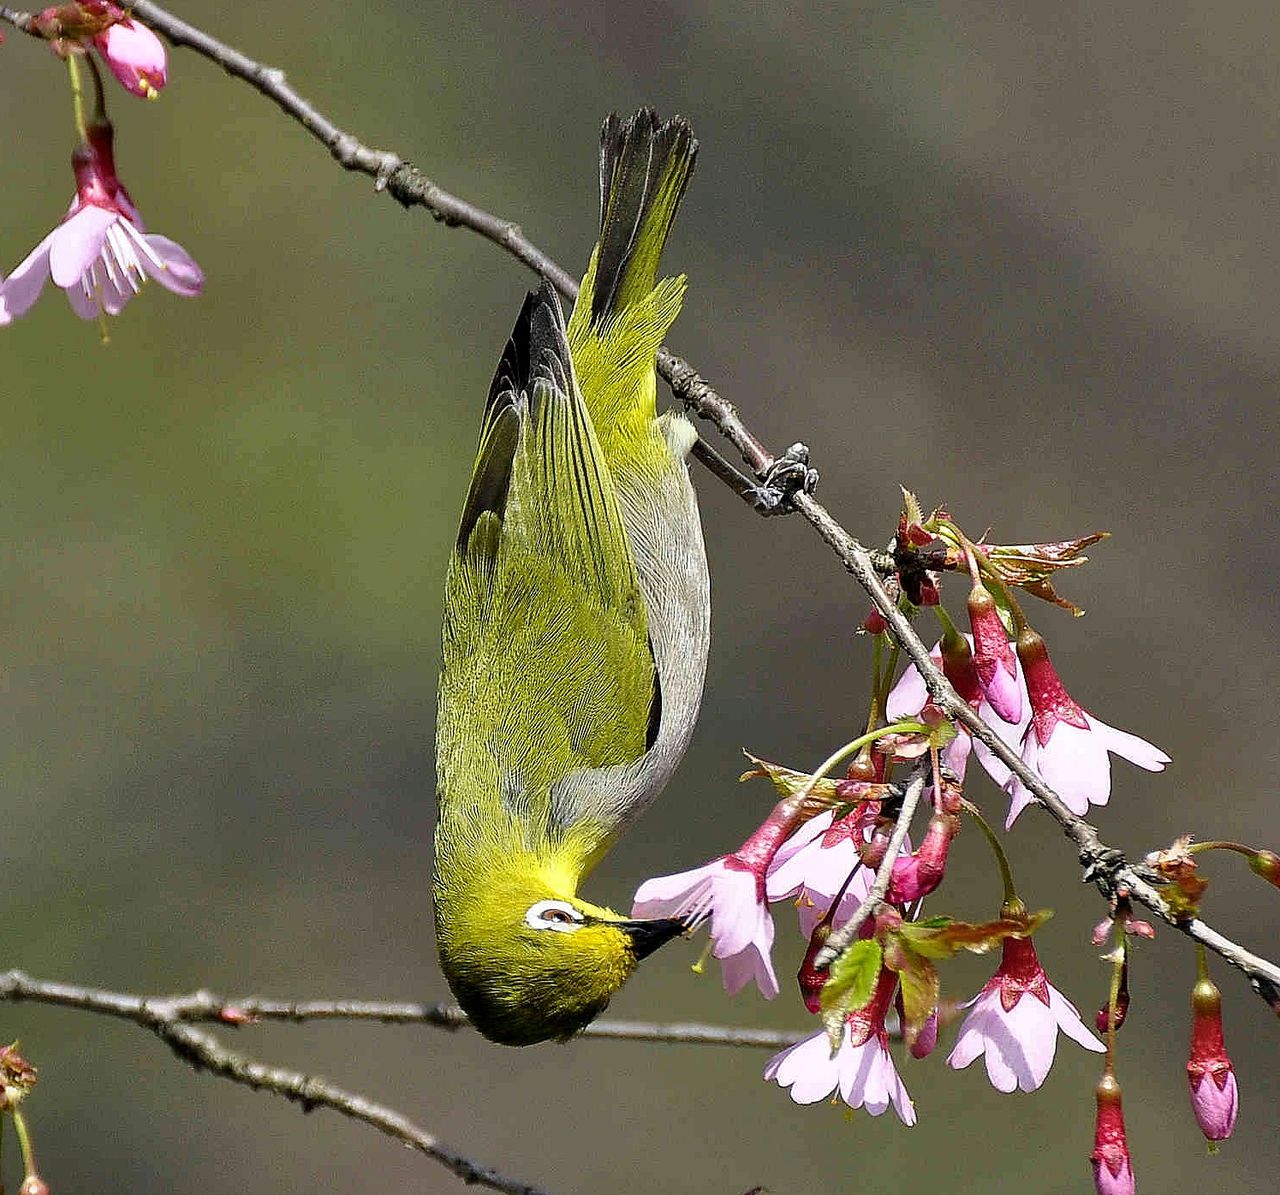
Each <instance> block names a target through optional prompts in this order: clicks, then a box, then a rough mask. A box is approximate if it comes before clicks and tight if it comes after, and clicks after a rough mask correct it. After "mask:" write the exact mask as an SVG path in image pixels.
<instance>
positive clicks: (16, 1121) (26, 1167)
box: [13, 1108, 36, 1178]
mask: <svg viewBox="0 0 1280 1195" xmlns="http://www.w3.org/2000/svg"><path fill="white" fill-rule="evenodd" d="M13 1127H14V1128H15V1129H17V1130H18V1144H19V1146H21V1147H22V1173H23V1175H24V1176H25V1177H26V1178H30V1177H31V1176H32V1175H33V1174H35V1173H36V1154H35V1150H34V1149H32V1147H31V1134H30V1133H28V1132H27V1118H26V1117H25V1116H23V1115H22V1110H21V1109H20V1108H14V1110H13Z"/></svg>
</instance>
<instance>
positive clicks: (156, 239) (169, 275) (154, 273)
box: [142, 232, 204, 297]
mask: <svg viewBox="0 0 1280 1195" xmlns="http://www.w3.org/2000/svg"><path fill="white" fill-rule="evenodd" d="M142 239H144V240H145V241H146V243H147V245H148V246H149V247H150V249H151V250H152V251H153V252H154V253H155V254H156V256H158V257H159V258H160V261H161V262H162V265H161V266H160V267H159V268H156V267H155V265H154V263H152V262H151V261H149V260H148V261H147V262H146V271H147V276H148V277H149V278H154V279H155V280H156V281H157V282H158V283H160V285H161V286H163V287H164V288H165V290H168V291H172V292H173V293H174V294H175V295H182V296H184V297H191V296H193V295H198V294H200V292H201V291H202V290H204V271H203V270H201V269H200V267H199V266H198V265H196V263H195V260H194V258H192V256H191V255H190V254H189V253H188V252H187V251H186V250H185V249H184V248H183V247H182V246H181V245H179V244H178V243H177V241H171V240H170V239H169V238H168V237H166V236H161V235H160V234H159V233H155V232H153V233H150V234H149V235H147V236H145V237H144V238H142Z"/></svg>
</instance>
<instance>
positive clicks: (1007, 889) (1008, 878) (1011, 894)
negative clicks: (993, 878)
mask: <svg viewBox="0 0 1280 1195" xmlns="http://www.w3.org/2000/svg"><path fill="white" fill-rule="evenodd" d="M964 804H965V808H966V809H967V810H968V811H969V815H970V816H971V817H972V818H973V820H974V821H975V822H977V823H978V829H979V830H981V831H982V834H983V837H985V838H986V840H987V845H988V846H990V847H991V853H992V854H993V855H995V857H996V863H997V864H998V865H999V868H1000V882H1001V883H1002V884H1003V885H1004V903H1005V904H1011V903H1012V902H1014V901H1016V900H1017V899H1018V890H1017V888H1015V887H1014V885H1013V871H1012V870H1011V869H1010V867H1009V856H1008V855H1006V854H1005V853H1004V847H1002V846H1001V845H1000V840H999V839H998V838H997V837H996V832H995V831H994V830H993V829H992V828H991V826H990V824H989V823H988V822H987V819H986V818H985V817H983V816H982V814H981V813H979V812H978V808H977V806H976V805H973V804H970V802H968V801H966V802H965V803H964Z"/></svg>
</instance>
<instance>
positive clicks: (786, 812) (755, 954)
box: [631, 797, 810, 1000]
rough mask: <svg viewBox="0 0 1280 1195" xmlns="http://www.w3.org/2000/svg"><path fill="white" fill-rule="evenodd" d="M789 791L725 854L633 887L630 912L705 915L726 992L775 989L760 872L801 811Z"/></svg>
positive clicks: (770, 992)
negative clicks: (752, 984)
mask: <svg viewBox="0 0 1280 1195" xmlns="http://www.w3.org/2000/svg"><path fill="white" fill-rule="evenodd" d="M809 812H810V811H809V810H807V809H804V808H803V803H802V802H799V801H798V800H797V799H796V798H794V797H791V798H787V799H786V800H782V801H779V802H778V804H777V805H775V806H774V808H773V811H772V812H771V813H770V814H769V816H768V817H767V818H766V819H765V820H764V822H763V823H762V824H761V826H760V828H759V829H758V830H756V832H755V833H754V834H752V835H751V837H750V838H748V839H747V840H746V842H744V843H743V844H742V845H741V846H740V847H739V848H738V849H737V850H736V851H734V852H733V853H732V854H731V855H721V856H720V858H718V859H713V860H712V861H711V862H710V863H707V864H704V865H703V866H702V867H695V868H694V869H693V870H692V871H682V872H680V873H679V874H678V875H670V876H658V877H656V878H655V879H652V880H646V881H645V882H644V883H643V884H641V885H640V888H639V890H638V891H637V892H636V895H635V901H634V903H633V906H632V912H631V915H632V916H633V917H680V918H683V919H684V920H685V921H687V922H688V923H689V924H690V925H694V924H697V923H698V922H700V921H703V920H705V919H707V918H708V917H709V918H710V919H711V953H712V954H713V955H714V956H715V957H716V958H717V959H719V960H720V963H721V974H722V977H723V979H724V985H725V988H726V989H727V990H728V991H729V993H730V995H733V994H734V993H736V992H739V991H741V990H742V988H743V987H745V986H746V985H747V983H749V982H750V981H752V980H754V981H755V983H756V986H757V987H758V988H759V989H760V991H761V993H762V994H763V995H764V996H765V998H766V999H769V1000H772V999H773V998H774V996H776V995H777V994H778V980H777V976H776V975H775V974H774V971H773V962H772V958H771V951H772V949H773V937H774V927H773V918H772V917H771V916H770V915H769V906H768V903H767V896H766V891H765V876H766V875H767V874H768V871H769V867H770V865H771V864H772V863H773V861H774V858H775V857H776V856H777V854H778V850H779V848H780V847H781V846H782V844H783V843H784V842H785V841H786V840H787V839H788V838H789V837H791V836H792V835H793V834H794V833H795V831H796V829H797V828H798V827H799V826H800V824H801V823H802V821H803V820H804V818H805V816H806V814H807V813H809Z"/></svg>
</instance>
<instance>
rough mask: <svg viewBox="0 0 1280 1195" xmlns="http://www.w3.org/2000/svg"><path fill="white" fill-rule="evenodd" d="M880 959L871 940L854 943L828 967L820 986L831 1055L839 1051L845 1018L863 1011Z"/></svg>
mask: <svg viewBox="0 0 1280 1195" xmlns="http://www.w3.org/2000/svg"><path fill="white" fill-rule="evenodd" d="M881 958H882V954H881V950H880V943H879V942H876V941H873V940H872V939H870V938H866V939H863V940H862V941H859V942H854V943H853V944H852V945H851V946H849V947H847V948H846V949H845V950H844V951H843V952H842V953H841V954H840V956H839V958H837V959H836V960H835V962H833V963H832V964H831V968H830V970H829V971H828V972H827V982H826V983H824V984H823V985H822V997H821V1000H822V1023H823V1025H825V1026H826V1030H827V1036H828V1037H829V1038H830V1039H831V1052H832V1053H833V1054H834V1053H835V1051H836V1050H838V1049H839V1048H840V1039H841V1037H842V1036H843V1035H844V1022H845V1018H846V1017H847V1016H848V1015H849V1014H850V1013H851V1012H857V1011H858V1009H860V1008H865V1007H866V1005H867V1004H868V1003H870V1001H871V994H872V992H874V991H875V986H876V979H877V978H878V977H879V975H880V961H881Z"/></svg>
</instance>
